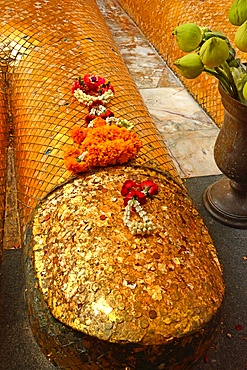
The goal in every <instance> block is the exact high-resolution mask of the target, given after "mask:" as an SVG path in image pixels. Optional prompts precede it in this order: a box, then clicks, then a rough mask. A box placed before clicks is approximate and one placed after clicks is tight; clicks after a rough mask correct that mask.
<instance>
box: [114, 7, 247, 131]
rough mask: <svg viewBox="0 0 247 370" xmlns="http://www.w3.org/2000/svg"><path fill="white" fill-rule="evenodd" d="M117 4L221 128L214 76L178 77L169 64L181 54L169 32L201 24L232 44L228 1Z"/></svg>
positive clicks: (220, 113) (242, 54)
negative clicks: (190, 23) (224, 35)
mask: <svg viewBox="0 0 247 370" xmlns="http://www.w3.org/2000/svg"><path fill="white" fill-rule="evenodd" d="M118 3H119V4H120V5H121V7H122V8H123V9H124V10H125V11H126V12H127V13H128V15H129V16H130V17H131V18H132V19H133V21H134V22H135V23H136V24H137V26H138V27H139V29H140V30H141V31H142V32H143V33H144V35H145V36H146V38H147V39H148V40H149V41H150V42H151V43H152V44H153V46H154V47H155V48H156V50H157V51H158V52H159V53H160V55H161V56H162V58H163V59H164V60H165V61H166V62H167V64H168V66H169V67H170V68H171V69H172V70H173V72H174V73H175V74H176V75H177V76H178V77H179V79H180V80H181V81H182V83H183V84H184V86H185V87H186V88H187V89H188V91H189V92H190V94H191V95H192V96H193V98H194V99H195V100H196V101H197V102H198V103H199V104H200V105H201V107H202V108H203V109H205V110H206V112H207V113H208V115H209V116H210V117H211V118H212V119H213V120H214V121H215V123H216V124H217V125H218V126H219V127H221V125H222V122H223V115H224V111H223V106H222V104H221V99H220V94H219V92H218V81H217V79H215V78H213V77H212V76H209V75H207V74H205V73H202V74H201V75H200V76H199V77H198V78H196V79H192V80H188V79H185V78H183V76H181V74H180V73H179V72H178V70H177V69H176V67H175V66H174V64H173V63H174V61H175V60H176V59H178V58H180V57H181V56H183V55H185V53H183V52H182V51H181V50H180V49H179V48H178V46H177V44H176V41H175V37H174V36H172V31H173V30H174V28H175V27H176V26H178V25H180V24H183V23H187V22H193V23H197V24H198V25H199V26H201V27H208V28H210V29H212V30H217V31H220V32H223V33H225V34H226V35H227V37H228V38H229V40H230V42H231V43H232V45H233V47H235V44H234V41H233V40H234V35H235V32H236V30H237V27H235V26H233V25H231V23H230V22H229V20H228V12H229V9H230V7H231V5H232V0H226V1H213V0H205V1H201V0H199V1H198V0H192V1H188V0H181V1H173V0H138V1H133V0H118ZM236 50H238V49H236ZM237 54H238V56H239V57H241V59H242V60H243V62H244V61H246V55H245V54H246V53H242V52H241V51H238V52H237Z"/></svg>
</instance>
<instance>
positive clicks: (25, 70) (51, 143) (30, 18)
mask: <svg viewBox="0 0 247 370" xmlns="http://www.w3.org/2000/svg"><path fill="white" fill-rule="evenodd" d="M0 4H1V9H2V12H1V17H0V23H1V44H2V45H3V52H4V57H5V59H6V60H7V61H8V63H9V69H8V74H7V78H8V84H9V89H10V95H9V106H10V107H11V114H12V118H13V127H14V137H15V142H14V145H15V162H16V163H15V164H16V172H17V190H18V206H19V209H20V217H21V220H22V230H23V229H24V228H25V225H26V223H27V221H28V220H29V218H30V215H31V212H32V210H33V207H35V205H36V203H37V202H38V201H39V200H40V199H42V198H43V197H44V196H45V195H46V194H47V193H48V192H49V191H50V190H51V189H52V188H53V187H54V186H56V185H57V184H59V183H62V182H63V181H64V180H66V179H68V178H69V177H70V173H68V172H67V171H66V168H65V166H64V160H63V157H64V152H65V151H66V150H67V149H68V147H69V146H70V145H71V139H70V129H71V127H73V125H74V124H77V125H80V124H83V119H84V117H85V115H86V114H87V110H86V109H84V108H83V107H82V106H80V105H79V104H78V103H77V102H76V101H75V99H74V98H73V97H72V95H71V85H72V83H73V82H74V80H75V78H77V77H78V76H80V75H84V74H85V73H92V74H98V75H101V76H104V77H105V78H107V79H109V80H110V81H111V83H112V85H113V86H114V87H115V97H114V99H113V100H112V102H111V103H110V104H109V106H108V108H109V109H111V110H112V111H113V112H114V114H115V116H116V117H117V118H126V119H128V120H130V121H131V122H133V124H134V125H135V131H136V132H137V133H138V135H139V136H140V137H141V139H142V143H143V149H142V151H141V152H140V154H139V157H138V162H139V163H147V164H149V165H151V164H153V166H155V167H157V168H162V169H163V170H166V171H168V172H169V173H170V174H171V176H173V177H176V178H177V181H179V178H178V175H177V172H176V170H175V167H174V165H173V163H172V160H171V158H170V156H169V155H168V152H167V149H166V147H165V145H164V142H163V140H162V138H161V136H159V134H158V133H157V130H156V128H155V125H154V124H153V122H152V119H151V117H150V114H149V113H148V110H147V108H146V107H145V106H144V104H143V100H142V98H141V96H140V93H139V91H138V89H137V88H136V86H135V84H134V82H133V81H132V79H131V77H130V74H129V72H128V70H127V68H126V66H125V64H124V62H123V60H122V58H121V56H120V53H119V52H118V50H117V47H116V45H115V43H114V41H113V38H112V36H111V34H110V32H109V30H108V28H107V26H106V24H105V22H104V19H103V17H102V15H101V13H100V11H99V9H98V7H97V5H96V3H95V1H94V0H89V1H78V2H76V3H74V2H73V3H72V2H71V1H69V0H65V1H60V0H54V1H50V2H35V1H32V0H29V1H25V2H18V3H17V2H13V1H2V2H0Z"/></svg>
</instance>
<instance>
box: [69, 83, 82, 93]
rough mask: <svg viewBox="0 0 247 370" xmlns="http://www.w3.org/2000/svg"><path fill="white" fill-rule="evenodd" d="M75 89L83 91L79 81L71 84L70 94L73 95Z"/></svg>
mask: <svg viewBox="0 0 247 370" xmlns="http://www.w3.org/2000/svg"><path fill="white" fill-rule="evenodd" d="M77 89H81V90H82V89H83V86H81V85H80V82H79V80H75V82H74V83H73V84H72V88H71V93H72V94H74V92H75V90H77Z"/></svg>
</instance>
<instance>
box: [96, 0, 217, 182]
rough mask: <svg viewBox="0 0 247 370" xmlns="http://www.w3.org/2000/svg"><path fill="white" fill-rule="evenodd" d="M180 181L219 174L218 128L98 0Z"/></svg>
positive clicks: (134, 32) (113, 5) (140, 38)
mask: <svg viewBox="0 0 247 370" xmlns="http://www.w3.org/2000/svg"><path fill="white" fill-rule="evenodd" d="M96 1H97V4H98V6H99V8H100V10H101V12H102V14H103V16H104V18H105V21H106V23H107V25H108V27H109V28H110V30H111V32H112V35H113V37H114V39H115V42H116V44H117V47H118V49H119V51H120V52H121V54H122V57H123V59H124V61H125V64H126V66H127V67H128V69H129V72H130V74H131V76H132V78H133V80H134V81H135V83H136V85H137V87H138V88H139V91H140V93H141V95H142V97H143V100H144V103H145V104H146V106H147V108H148V109H149V112H150V114H151V115H152V117H153V120H154V122H155V124H156V126H157V129H158V130H159V131H160V133H161V134H162V137H163V139H164V142H165V143H166V146H167V148H168V150H169V152H170V154H171V157H172V158H173V160H174V163H175V165H176V167H177V169H178V172H179V174H180V176H181V177H182V178H188V177H198V176H209V175H217V174H220V171H219V169H218V167H217V166H216V164H215V161H214V157H213V147H214V143H215V140H216V137H217V134H218V132H219V128H218V127H217V126H216V124H215V123H214V122H213V121H212V120H211V119H210V118H209V117H208V115H207V114H206V113H205V112H204V110H203V109H202V108H201V107H200V106H199V104H198V103H197V102H195V100H194V99H193V98H192V96H191V95H190V94H189V93H188V92H187V90H186V89H185V88H184V87H183V85H182V84H181V83H180V81H179V80H178V79H177V77H176V76H175V75H174V73H173V72H172V71H171V70H170V69H169V68H168V66H167V65H166V63H165V61H164V60H163V59H162V58H161V57H160V56H159V54H158V53H157V51H156V50H155V49H154V47H153V46H152V45H151V44H150V43H149V42H148V40H147V39H146V38H145V36H144V35H143V34H142V32H141V31H140V30H139V29H138V28H137V26H136V25H135V23H134V22H133V21H132V20H131V19H130V18H129V16H128V15H127V14H126V13H125V12H124V11H123V10H122V8H121V7H120V6H119V5H118V3H117V2H116V1H115V0H96Z"/></svg>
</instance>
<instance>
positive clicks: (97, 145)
mask: <svg viewBox="0 0 247 370" xmlns="http://www.w3.org/2000/svg"><path fill="white" fill-rule="evenodd" d="M92 124H93V126H92V127H87V128H81V127H74V128H73V129H72V132H71V136H72V139H73V141H74V143H75V144H77V146H74V147H73V148H71V149H69V150H68V151H67V152H66V153H65V156H64V159H65V165H66V167H67V169H68V170H69V171H72V172H73V173H79V172H85V171H88V170H90V169H91V168H93V167H98V166H99V167H106V166H108V165H114V164H117V163H119V164H123V163H126V162H128V161H129V160H130V159H132V158H133V157H135V156H136V154H137V153H138V151H139V150H140V148H141V147H142V143H141V141H140V139H139V138H138V136H137V134H136V133H135V132H130V131H129V130H127V129H126V128H125V127H118V126H116V125H112V126H110V125H107V123H106V121H105V120H103V119H102V118H100V117H97V118H95V119H94V120H93V121H92Z"/></svg>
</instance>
